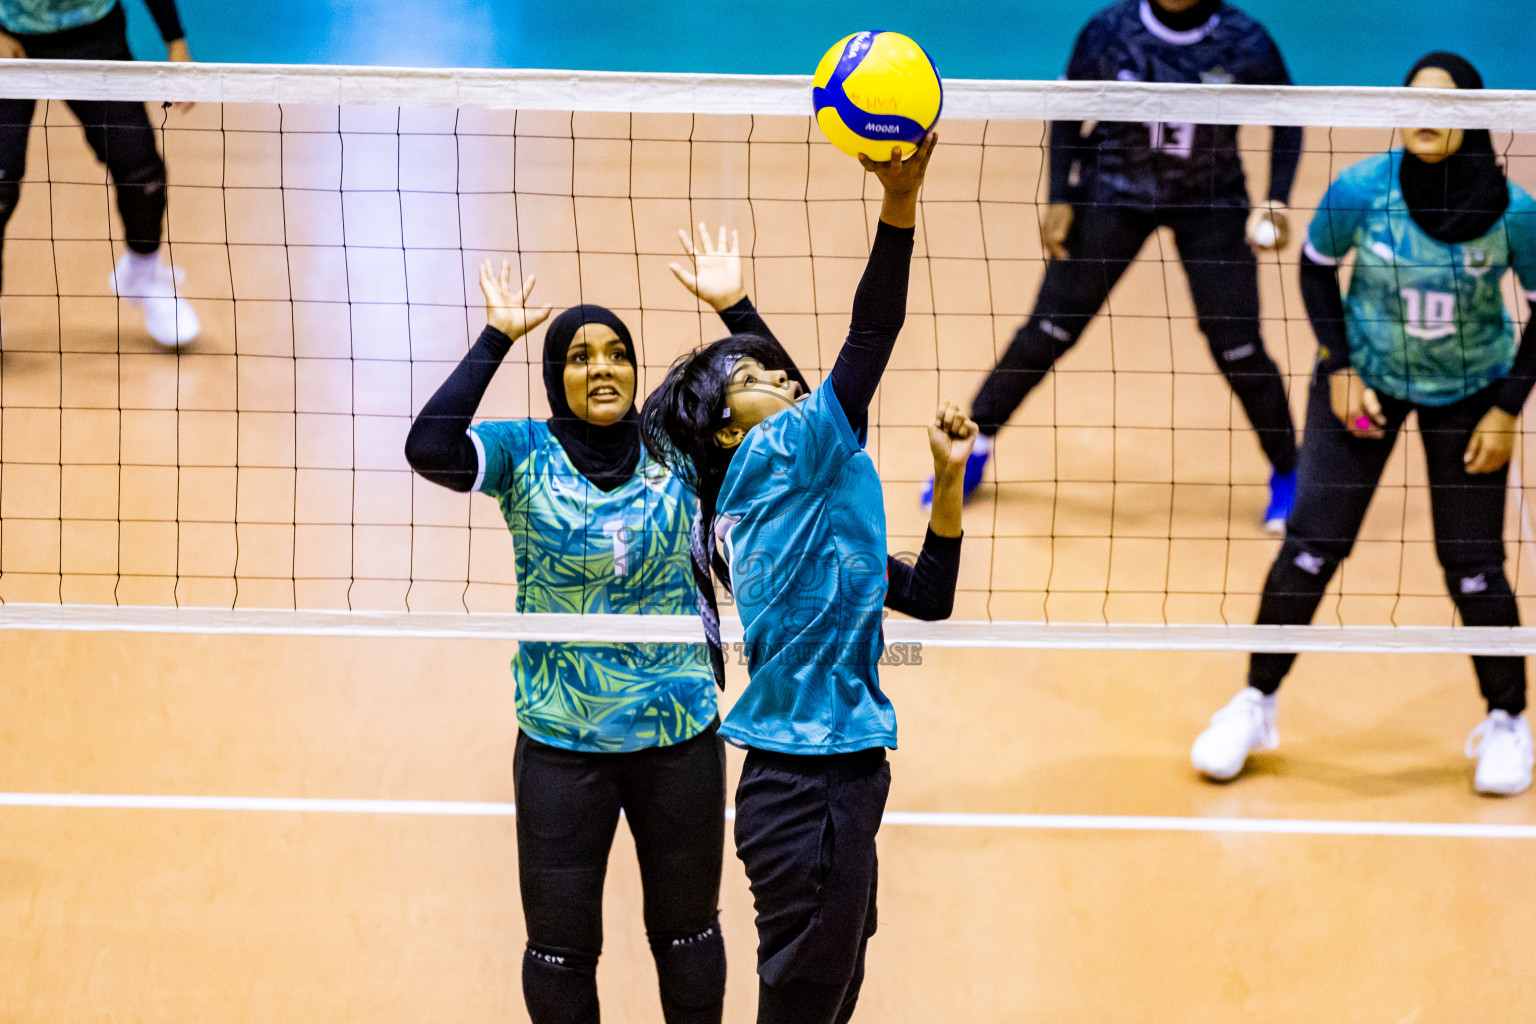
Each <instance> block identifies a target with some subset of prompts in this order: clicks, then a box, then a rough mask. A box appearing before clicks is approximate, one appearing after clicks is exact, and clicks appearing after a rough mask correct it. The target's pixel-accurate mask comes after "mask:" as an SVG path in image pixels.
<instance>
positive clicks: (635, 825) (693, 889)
mask: <svg viewBox="0 0 1536 1024" xmlns="http://www.w3.org/2000/svg"><path fill="white" fill-rule="evenodd" d="M716 729H717V725H711V726H710V727H709V728H708V729H706V730H705V731H704V732H702V733H700V734H699V735H698V736H695V737H694V738H693V739H690V740H685V741H684V742H682V743H677V744H674V745H672V746H667V747H652V748H649V749H647V750H638V751H633V752H630V753H621V754H589V753H582V752H577V751H570V750H562V749H560V748H558V747H552V746H549V745H548V744H544V743H540V742H538V741H537V740H533V739H530V738H528V736H527V735H526V734H524V733H521V732H520V733H518V737H517V753H516V757H515V760H514V762H513V782H514V786H515V788H516V794H517V852H518V876H519V881H520V883H521V887H522V896H523V916H524V918H525V919H526V921H527V925H528V948H527V950H526V951H525V952H524V954H523V997H524V999H525V1000H526V1001H527V1004H528V1016H529V1018H530V1019H531V1020H532V1021H533V1024H597V1021H598V1019H599V1016H598V1004H597V958H598V956H599V955H600V954H601V953H602V951H603V879H604V877H605V876H606V875H607V873H608V851H609V849H610V848H611V847H612V846H613V836H614V831H615V830H616V829H617V827H618V823H619V811H620V810H622V811H623V812H624V816H625V818H626V819H627V820H628V822H629V831H630V833H631V834H632V835H633V836H634V837H635V853H636V856H637V857H638V859H639V861H640V884H641V887H642V888H643V890H644V893H645V931H646V935H647V937H648V938H649V939H650V943H651V953H652V955H653V956H654V957H655V958H656V973H657V976H658V978H659V980H660V984H661V1008H662V1016H663V1017H664V1019H665V1020H666V1022H667V1024H719V1021H720V1017H721V1013H722V1011H723V1007H724V1001H725V940H724V938H723V937H722V935H721V933H720V918H719V914H720V910H719V902H720V869H721V866H722V861H723V858H724V854H725V747H724V744H723V743H722V741H721V739H720V737H719V735H717V733H716Z"/></svg>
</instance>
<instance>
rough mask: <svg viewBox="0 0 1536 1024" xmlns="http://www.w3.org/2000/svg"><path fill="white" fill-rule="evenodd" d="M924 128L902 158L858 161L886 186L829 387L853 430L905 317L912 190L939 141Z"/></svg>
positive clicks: (863, 414)
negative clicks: (919, 139)
mask: <svg viewBox="0 0 1536 1024" xmlns="http://www.w3.org/2000/svg"><path fill="white" fill-rule="evenodd" d="M938 140H939V136H938V133H937V132H929V133H928V136H927V138H925V139H923V141H922V144H921V145H919V146H918V147H917V152H915V153H913V154H912V156H911V157H909V158H908V159H907V161H906V162H905V163H903V162H902V160H901V157H900V156H899V155H897V153H896V151H895V150H894V149H893V150H892V151H891V159H890V160H887V161H884V162H882V163H875V162H874V161H873V160H871V159H869V157H867V156H861V157H859V163H861V164H863V165H864V169H865V170H866V171H871V172H873V173H874V175H875V176H876V177H878V178H879V179H880V183H881V184H882V185H884V186H885V198H884V199H883V200H882V202H881V204H880V223H879V225H878V226H877V227H876V228H875V243H874V245H873V246H871V247H870V252H869V263H868V264H867V265H866V266H865V268H864V276H863V277H862V278H861V279H860V280H859V289H858V291H857V292H855V293H854V296H853V316H852V321H851V323H850V324H849V327H848V340H847V341H846V342H844V343H843V347H842V349H841V351H839V352H838V353H837V361H836V362H835V363H834V364H833V365H832V374H831V378H830V379H831V383H832V391H833V393H834V394H836V395H837V400H838V403H839V404H841V405H842V407H843V413H844V414H845V415H846V416H847V417H848V423H849V425H850V426H852V427H853V429H854V430H855V431H859V430H861V429H863V427H864V425H865V423H866V422H867V420H868V418H869V403H870V401H871V400H873V398H874V397H875V389H876V388H878V387H879V386H880V378H881V377H882V376H884V374H885V366H886V364H887V363H889V362H890V360H891V350H892V349H893V348H895V346H896V336H897V335H898V334H900V333H901V326H902V324H903V323H905V322H906V319H907V279H908V276H909V273H910V271H911V268H912V240H913V236H914V235H915V233H916V232H915V229H916V227H917V195H918V191H919V190H920V189H921V188H922V185H923V176H924V175H925V174H926V173H927V171H928V160H929V158H930V157H932V156H933V147H934V145H935V144H936V143H937V142H938Z"/></svg>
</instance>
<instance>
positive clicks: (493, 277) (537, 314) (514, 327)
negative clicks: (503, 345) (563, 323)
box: [480, 260, 551, 341]
mask: <svg viewBox="0 0 1536 1024" xmlns="http://www.w3.org/2000/svg"><path fill="white" fill-rule="evenodd" d="M538 280H539V279H538V278H537V277H533V276H532V275H530V276H529V277H528V279H527V280H526V281H524V282H523V286H522V288H521V289H519V288H518V287H517V285H516V282H514V281H513V280H512V264H511V262H510V261H508V260H502V261H501V270H500V271H499V272H498V271H497V269H496V266H495V264H493V263H492V262H491V261H490V260H485V261H484V262H482V263H481V264H480V292H481V294H483V295H484V296H485V322H486V323H488V324H490V325H491V326H492V327H494V328H496V329H497V330H498V331H500V332H501V333H502V334H505V335H506V336H507V337H509V338H511V339H512V340H513V341H516V340H517V339H518V338H521V337H522V336H523V335H525V334H527V333H528V332H529V331H531V330H533V329H534V328H535V327H537V326H539V324H541V323H543V322H544V321H545V320H548V319H549V314H550V312H551V307H549V306H544V307H542V308H540V309H527V308H525V304H526V303H527V301H528V296H529V295H531V294H533V286H534V284H535V283H537V282H538Z"/></svg>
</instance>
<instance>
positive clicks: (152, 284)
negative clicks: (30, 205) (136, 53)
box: [0, 0, 199, 348]
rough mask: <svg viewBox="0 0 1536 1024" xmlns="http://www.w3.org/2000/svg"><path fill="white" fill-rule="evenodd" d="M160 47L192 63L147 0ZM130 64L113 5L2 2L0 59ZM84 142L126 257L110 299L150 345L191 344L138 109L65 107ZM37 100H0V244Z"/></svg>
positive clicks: (86, 104) (98, 1)
mask: <svg viewBox="0 0 1536 1024" xmlns="http://www.w3.org/2000/svg"><path fill="white" fill-rule="evenodd" d="M145 6H147V7H148V8H149V11H150V13H151V14H152V15H154V18H155V24H156V26H158V27H159V29H160V36H161V38H162V39H164V40H165V52H166V59H167V60H170V61H177V62H184V61H190V60H191V59H192V54H191V52H190V51H189V50H188V49H187V40H186V38H185V37H184V35H183V33H182V30H181V18H180V16H179V15H178V14H177V11H176V0H145ZM7 57H29V58H31V59H33V60H39V59H41V60H132V59H133V54H132V53H131V52H130V51H129V49H128V22H127V19H126V18H125V17H124V15H123V8H122V6H121V4H119V3H118V0H0V58H7ZM66 103H67V104H68V105H69V109H70V110H71V111H73V112H74V114H75V116H76V117H78V118H79V119H80V126H81V127H82V128H84V129H85V141H86V142H87V143H89V144H90V147H91V151H92V152H94V153H95V154H96V159H98V160H100V161H101V162H102V163H103V164H105V165H106V167H107V170H108V172H109V173H110V174H111V176H112V185H113V188H114V190H115V191H116V193H117V209H118V212H119V213H120V214H121V215H122V218H123V236H124V241H125V243H126V246H127V251H126V252H124V253H123V255H122V257H121V258H120V259H119V260H118V261H117V266H116V268H115V269H114V270H113V271H112V276H111V279H110V282H109V283H110V285H111V287H112V290H113V292H114V293H115V294H116V295H118V296H119V297H121V298H123V299H124V300H126V301H127V302H129V303H130V304H132V305H135V306H138V307H139V308H140V309H142V310H143V311H144V326H145V329H146V330H147V331H148V332H149V335H150V337H152V338H154V339H155V340H156V341H158V342H160V344H162V345H165V346H168V347H171V348H175V347H177V346H181V345H185V344H187V343H188V342H190V341H192V340H193V339H194V338H196V337H197V334H198V330H199V324H198V320H197V314H196V313H195V312H194V311H193V309H192V306H191V305H190V304H189V303H188V302H187V300H186V299H184V298H182V297H181V294H180V289H179V285H180V282H181V271H180V269H179V268H173V267H172V266H171V265H170V264H169V263H167V262H166V261H165V260H164V259H162V258H161V255H160V241H161V234H162V231H163V224H162V222H163V221H164V219H165V193H166V178H165V163H164V161H163V160H162V159H161V158H160V152H159V149H158V148H157V147H156V145H155V131H154V128H152V127H151V126H150V123H149V114H148V112H147V111H146V110H145V109H144V104H142V103H128V102H116V101H111V100H66ZM36 106H37V103H36V101H35V100H18V99H0V236H3V235H4V233H5V228H6V225H7V224H8V223H9V222H10V219H11V214H12V213H14V212H15V210H16V204H17V202H18V201H19V200H20V198H21V176H22V173H23V172H24V171H25V170H26V167H27V136H28V135H29V133H30V132H31V130H32V114H33V110H34V109H35V107H36Z"/></svg>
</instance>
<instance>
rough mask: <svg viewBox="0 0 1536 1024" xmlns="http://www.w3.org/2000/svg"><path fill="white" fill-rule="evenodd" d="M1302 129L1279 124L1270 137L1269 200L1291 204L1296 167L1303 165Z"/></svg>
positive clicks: (1271, 131) (1296, 126) (1271, 130)
mask: <svg viewBox="0 0 1536 1024" xmlns="http://www.w3.org/2000/svg"><path fill="white" fill-rule="evenodd" d="M1301 139H1302V135H1301V128H1300V126H1298V125H1290V124H1277V125H1275V126H1274V127H1273V128H1271V129H1270V135H1269V199H1270V201H1271V202H1275V203H1282V204H1284V205H1286V206H1289V205H1290V204H1291V186H1292V185H1294V184H1295V183H1296V165H1297V164H1299V163H1301Z"/></svg>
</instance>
